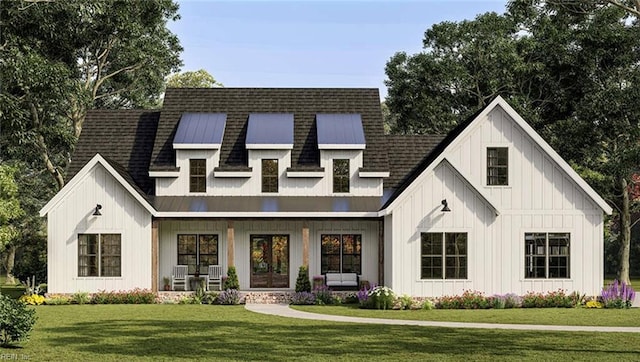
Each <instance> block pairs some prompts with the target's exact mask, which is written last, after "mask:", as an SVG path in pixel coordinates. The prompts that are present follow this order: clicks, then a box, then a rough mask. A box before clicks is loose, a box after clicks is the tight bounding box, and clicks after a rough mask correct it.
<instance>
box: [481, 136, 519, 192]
mask: <svg viewBox="0 0 640 362" xmlns="http://www.w3.org/2000/svg"><path fill="white" fill-rule="evenodd" d="M489 148H506V149H507V184H506V185H489V184H488V183H487V167H488V165H487V149H489ZM512 156H513V146H512V145H511V144H505V143H486V144H484V145H483V146H482V186H484V187H487V188H492V189H500V188H503V189H510V188H511V187H512V185H513V181H514V179H513V157H512Z"/></svg>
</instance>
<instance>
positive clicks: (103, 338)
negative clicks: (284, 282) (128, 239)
mask: <svg viewBox="0 0 640 362" xmlns="http://www.w3.org/2000/svg"><path fill="white" fill-rule="evenodd" d="M36 310H37V314H38V317H39V320H38V322H37V324H36V327H35V328H34V331H33V332H32V336H31V340H30V341H28V342H25V343H22V347H21V348H12V349H1V350H0V355H5V356H10V357H12V358H15V359H30V360H54V361H57V360H65V361H80V360H82V361H93V360H100V361H112V360H126V361H132V360H193V359H198V360H216V359H218V360H261V361H280V360H291V359H296V360H313V361H319V360H332V361H333V360H370V359H371V360H394V361H397V360H408V359H412V360H416V359H419V360H474V361H477V360H491V361H494V360H518V361H520V360H571V359H577V360H612V361H613V360H615V361H619V360H633V359H636V358H637V357H638V356H639V355H640V333H639V334H633V333H624V334H622V333H620V334H619V333H570V332H530V331H503V330H472V329H469V330H468V329H450V328H426V327H411V326H389V325H363V324H346V323H334V322H321V321H307V320H298V319H288V318H281V317H272V316H267V315H261V314H255V313H252V312H248V311H246V310H245V309H244V307H242V306H232V307H229V306H210V305H82V306H78V305H70V306H40V307H36ZM600 312H602V311H594V314H595V313H600ZM396 313H397V312H396ZM620 313H622V312H620ZM14 356H15V357H14ZM7 358H8V357H7Z"/></svg>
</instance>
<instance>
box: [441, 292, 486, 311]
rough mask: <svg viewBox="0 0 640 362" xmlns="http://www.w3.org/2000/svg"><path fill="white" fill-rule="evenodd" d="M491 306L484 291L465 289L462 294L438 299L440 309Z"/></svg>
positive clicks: (483, 307)
mask: <svg viewBox="0 0 640 362" xmlns="http://www.w3.org/2000/svg"><path fill="white" fill-rule="evenodd" d="M489 307H491V305H490V303H489V300H488V299H487V297H485V296H484V294H483V293H480V292H476V291H472V290H465V291H464V293H462V295H454V296H448V295H445V296H444V297H441V298H439V299H438V302H437V303H436V308H438V309H487V308H489Z"/></svg>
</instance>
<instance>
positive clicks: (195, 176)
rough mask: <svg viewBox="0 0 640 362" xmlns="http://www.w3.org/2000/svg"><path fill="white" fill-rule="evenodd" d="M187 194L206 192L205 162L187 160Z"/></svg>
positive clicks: (201, 160)
mask: <svg viewBox="0 0 640 362" xmlns="http://www.w3.org/2000/svg"><path fill="white" fill-rule="evenodd" d="M189 192H207V160H203V159H192V160H189Z"/></svg>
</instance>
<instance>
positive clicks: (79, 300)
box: [71, 292, 91, 304]
mask: <svg viewBox="0 0 640 362" xmlns="http://www.w3.org/2000/svg"><path fill="white" fill-rule="evenodd" d="M71 302H72V303H74V304H87V303H89V302H91V298H89V293H87V292H77V293H73V295H72V296H71Z"/></svg>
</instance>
